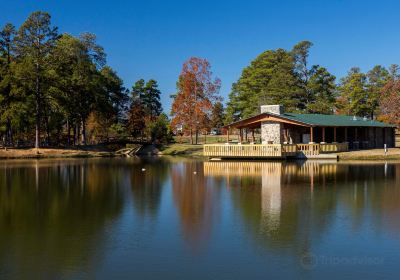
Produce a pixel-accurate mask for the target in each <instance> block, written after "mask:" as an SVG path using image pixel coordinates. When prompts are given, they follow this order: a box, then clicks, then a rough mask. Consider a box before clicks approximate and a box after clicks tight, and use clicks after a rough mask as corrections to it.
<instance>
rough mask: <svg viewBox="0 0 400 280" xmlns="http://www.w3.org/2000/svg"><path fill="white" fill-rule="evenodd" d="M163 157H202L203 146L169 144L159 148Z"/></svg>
mask: <svg viewBox="0 0 400 280" xmlns="http://www.w3.org/2000/svg"><path fill="white" fill-rule="evenodd" d="M159 150H160V152H161V153H162V154H163V155H188V156H202V155H203V145H191V144H179V143H176V144H169V145H165V146H162V147H161V148H159Z"/></svg>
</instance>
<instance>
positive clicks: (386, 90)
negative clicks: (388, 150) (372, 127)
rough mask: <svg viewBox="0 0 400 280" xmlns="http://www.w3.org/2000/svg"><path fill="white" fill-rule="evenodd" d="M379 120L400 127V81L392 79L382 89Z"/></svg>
mask: <svg viewBox="0 0 400 280" xmlns="http://www.w3.org/2000/svg"><path fill="white" fill-rule="evenodd" d="M380 109H381V115H380V119H381V120H382V121H385V122H389V123H392V124H395V125H397V126H398V127H400V79H392V80H391V81H389V82H388V83H387V84H386V85H385V86H384V87H383V89H382V96H381V102H380Z"/></svg>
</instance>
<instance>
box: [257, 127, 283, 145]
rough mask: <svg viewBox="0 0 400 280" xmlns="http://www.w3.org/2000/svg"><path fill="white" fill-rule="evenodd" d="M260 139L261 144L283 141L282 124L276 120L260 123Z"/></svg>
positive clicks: (280, 142)
mask: <svg viewBox="0 0 400 280" xmlns="http://www.w3.org/2000/svg"><path fill="white" fill-rule="evenodd" d="M261 141H262V144H268V143H269V142H270V143H272V144H282V143H283V126H282V124H281V123H278V122H263V123H261Z"/></svg>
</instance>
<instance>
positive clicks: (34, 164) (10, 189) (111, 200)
mask: <svg viewBox="0 0 400 280" xmlns="http://www.w3.org/2000/svg"><path fill="white" fill-rule="evenodd" d="M33 178H34V179H33ZM123 178H124V176H123V173H122V171H121V170H119V169H118V168H113V167H112V166H110V165H109V164H107V163H106V162H104V164H99V163H97V162H96V164H91V163H88V162H86V161H82V160H80V161H69V160H66V161H64V162H62V161H57V162H53V161H26V162H23V163H14V162H12V163H10V164H7V163H2V165H1V168H0V182H1V184H0V270H1V267H2V265H1V263H2V264H4V265H6V267H8V268H10V267H14V268H15V271H7V273H10V274H11V275H14V276H15V278H19V279H28V278H31V277H35V278H39V279H60V278H74V277H76V278H79V277H78V276H77V275H74V273H75V272H76V271H78V270H81V268H82V267H91V266H95V265H98V264H97V262H99V261H100V260H101V259H99V257H100V256H101V252H102V248H101V246H104V244H105V239H106V235H105V232H106V231H107V227H108V226H110V222H111V221H113V220H114V219H115V218H116V217H117V216H119V215H120V213H121V210H122V208H123V203H124V194H123V190H122V184H123V181H124V179H123ZM102 244H103V245H102ZM3 272H4V271H3ZM3 276H4V275H3ZM11 278H14V277H11Z"/></svg>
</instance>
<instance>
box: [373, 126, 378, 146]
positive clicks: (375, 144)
mask: <svg viewBox="0 0 400 280" xmlns="http://www.w3.org/2000/svg"><path fill="white" fill-rule="evenodd" d="M377 146H378V145H377V143H376V127H374V148H376V147H377Z"/></svg>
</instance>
